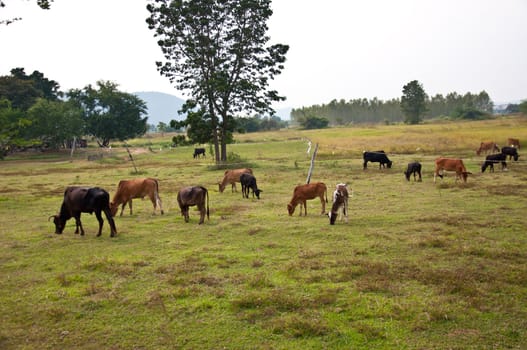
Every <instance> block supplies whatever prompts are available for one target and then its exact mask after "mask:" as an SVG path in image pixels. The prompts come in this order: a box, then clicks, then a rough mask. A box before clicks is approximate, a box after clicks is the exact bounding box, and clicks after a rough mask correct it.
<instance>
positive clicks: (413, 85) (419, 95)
mask: <svg viewBox="0 0 527 350" xmlns="http://www.w3.org/2000/svg"><path fill="white" fill-rule="evenodd" d="M427 97H428V96H427V95H426V93H425V90H424V89H423V86H422V85H421V84H420V83H419V82H418V81H417V80H412V81H411V82H409V83H408V84H406V85H405V86H403V96H402V97H401V110H402V111H403V114H404V115H405V120H404V122H405V123H407V124H419V123H420V122H421V121H422V117H423V115H424V113H425V112H426V110H427V108H426V99H427Z"/></svg>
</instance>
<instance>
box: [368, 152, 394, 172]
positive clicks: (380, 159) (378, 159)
mask: <svg viewBox="0 0 527 350" xmlns="http://www.w3.org/2000/svg"><path fill="white" fill-rule="evenodd" d="M362 158H363V159H364V168H363V169H364V170H366V168H367V167H368V162H372V163H379V169H380V168H381V166H382V167H384V165H385V164H386V166H388V168H391V167H392V164H393V162H392V161H391V160H389V159H388V156H387V155H386V153H384V151H375V152H367V151H364V153H363V154H362Z"/></svg>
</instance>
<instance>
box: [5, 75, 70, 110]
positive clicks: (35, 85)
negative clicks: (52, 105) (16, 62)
mask: <svg viewBox="0 0 527 350" xmlns="http://www.w3.org/2000/svg"><path fill="white" fill-rule="evenodd" d="M59 88H60V87H59V84H58V83H57V82H56V81H54V80H49V79H47V78H45V77H44V74H42V73H41V72H39V71H33V73H31V75H26V73H25V72H24V68H14V69H12V70H11V75H5V76H0V98H5V99H8V100H9V101H11V106H12V108H17V109H21V110H22V111H27V110H28V109H29V108H30V107H31V106H32V105H33V103H35V101H36V100H37V98H45V99H48V100H58V98H59V97H60V96H61V93H60V91H59Z"/></svg>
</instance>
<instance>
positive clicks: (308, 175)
mask: <svg viewBox="0 0 527 350" xmlns="http://www.w3.org/2000/svg"><path fill="white" fill-rule="evenodd" d="M317 151H318V143H317V144H316V145H315V150H314V151H313V155H312V156H311V165H310V166H309V172H308V173H307V180H306V184H308V183H309V181H311V174H312V173H313V168H314V167H315V157H316V156H317Z"/></svg>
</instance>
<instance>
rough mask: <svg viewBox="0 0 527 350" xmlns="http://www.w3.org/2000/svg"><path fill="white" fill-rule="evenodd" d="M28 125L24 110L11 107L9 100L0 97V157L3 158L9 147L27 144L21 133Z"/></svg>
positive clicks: (29, 122) (29, 123)
mask: <svg viewBox="0 0 527 350" xmlns="http://www.w3.org/2000/svg"><path fill="white" fill-rule="evenodd" d="M30 125H31V121H29V120H28V119H27V118H26V117H25V113H24V112H22V111H21V110H20V109H17V108H13V107H12V105H11V101H9V100H7V99H5V98H0V159H4V156H5V155H7V153H8V151H9V149H10V147H13V146H24V145H27V144H29V142H27V141H26V140H25V139H24V137H23V136H22V133H23V132H24V130H25V128H27V127H29V126H30Z"/></svg>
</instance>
